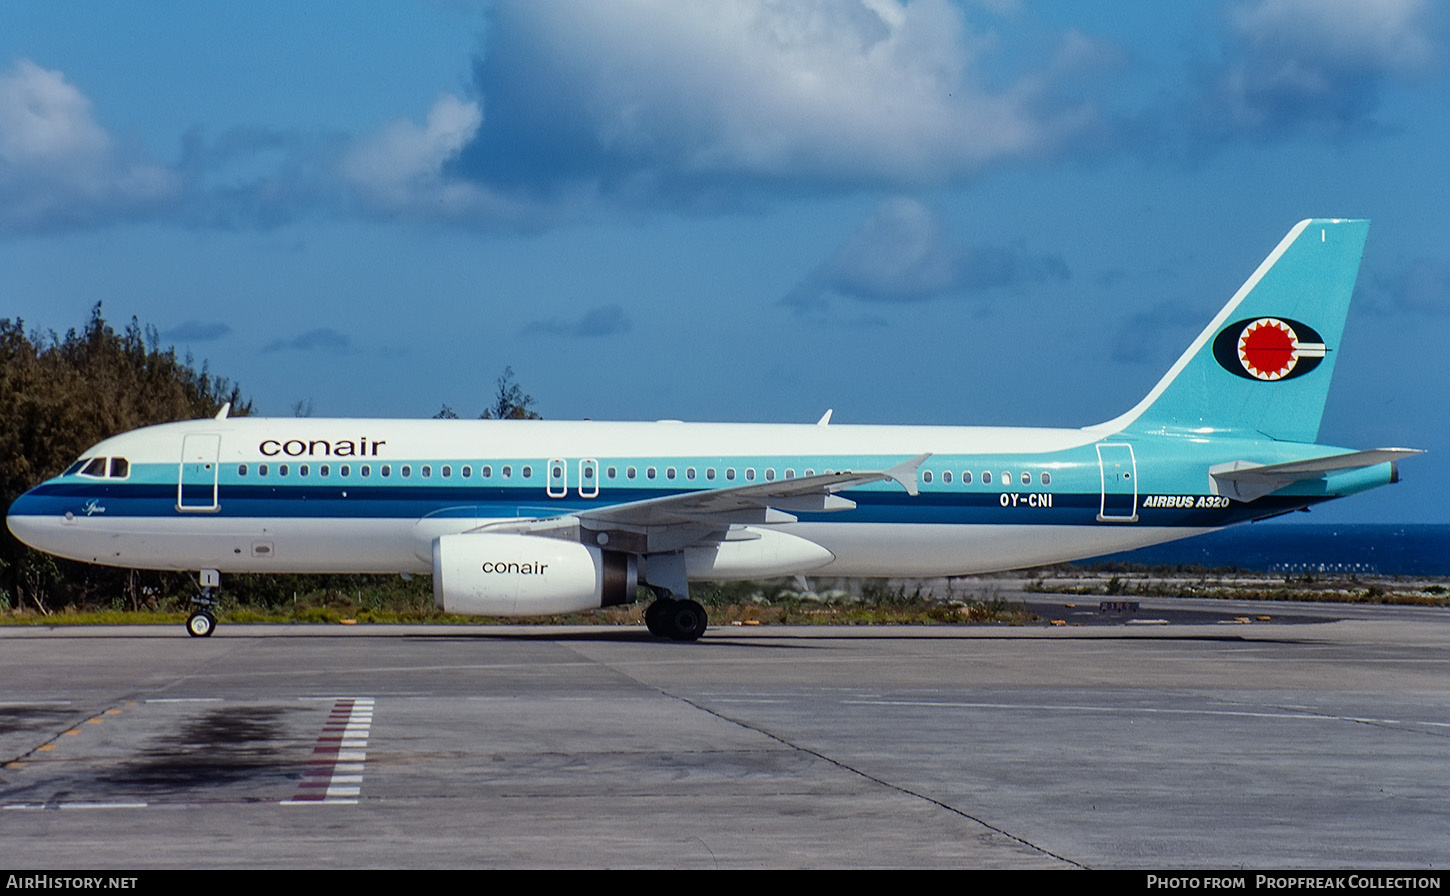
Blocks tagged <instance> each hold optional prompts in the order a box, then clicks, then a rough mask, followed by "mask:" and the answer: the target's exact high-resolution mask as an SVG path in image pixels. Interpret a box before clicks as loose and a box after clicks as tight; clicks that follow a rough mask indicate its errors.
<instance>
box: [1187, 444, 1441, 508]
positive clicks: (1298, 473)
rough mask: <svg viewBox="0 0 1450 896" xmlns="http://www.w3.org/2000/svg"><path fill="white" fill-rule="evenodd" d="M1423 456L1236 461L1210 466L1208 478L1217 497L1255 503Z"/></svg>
mask: <svg viewBox="0 0 1450 896" xmlns="http://www.w3.org/2000/svg"><path fill="white" fill-rule="evenodd" d="M1424 453H1425V452H1423V451H1421V450H1419V449H1416V448H1373V449H1371V450H1369V451H1351V452H1349V453H1348V454H1333V455H1330V456H1328V457H1316V458H1312V459H1310V460H1295V461H1289V462H1288V463H1282V464H1256V463H1252V462H1250V461H1244V460H1236V461H1234V462H1232V463H1227V464H1219V465H1217V466H1213V467H1209V469H1208V475H1209V476H1210V477H1212V478H1213V482H1214V486H1215V492H1216V493H1217V494H1219V495H1223V496H1224V497H1228V498H1233V499H1234V500H1237V501H1252V500H1254V499H1255V498H1261V497H1263V496H1264V495H1267V494H1269V493H1271V492H1276V491H1278V490H1279V489H1281V488H1283V487H1285V486H1286V485H1292V484H1293V483H1295V482H1302V481H1304V480H1306V479H1318V478H1320V477H1322V476H1324V475H1326V474H1328V473H1333V472H1335V471H1336V470H1359V469H1363V468H1364V467H1373V466H1375V465H1377V464H1383V463H1394V462H1395V461H1397V460H1400V459H1401V458H1405V457H1410V456H1412V455H1416V454H1424Z"/></svg>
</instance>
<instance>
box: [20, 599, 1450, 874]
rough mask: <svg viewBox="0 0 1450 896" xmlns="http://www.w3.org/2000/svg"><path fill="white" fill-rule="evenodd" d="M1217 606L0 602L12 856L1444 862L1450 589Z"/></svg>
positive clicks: (313, 863)
mask: <svg viewBox="0 0 1450 896" xmlns="http://www.w3.org/2000/svg"><path fill="white" fill-rule="evenodd" d="M1039 599H1041V600H1047V601H1050V600H1051V598H1042V597H1039ZM1204 603H1205V602H1187V601H1173V600H1171V599H1170V600H1161V601H1153V600H1147V599H1145V600H1143V601H1142V604H1143V606H1142V608H1141V610H1140V612H1139V613H1137V614H1134V616H1135V618H1137V619H1138V620H1140V622H1143V621H1146V622H1147V623H1148V624H1123V623H1121V622H1120V623H1115V624H1098V625H1088V626H1077V625H1063V626H1057V627H1051V626H1023V627H995V626H983V627H967V626H963V627H955V626H950V627H948V626H943V627H891V628H887V627H860V628H854V627H853V628H840V627H758V628H751V627H720V628H712V629H711V630H710V631H709V632H708V633H707V634H706V635H705V637H704V638H703V639H702V640H701V641H700V642H698V643H695V644H676V643H671V642H661V641H658V640H656V639H654V638H651V637H650V636H649V635H647V634H646V633H645V632H644V631H643V629H636V628H613V627H571V628H561V627H535V626H476V627H475V626H470V627H441V626H426V627H395V626H348V627H344V626H332V627H321V626H260V625H235V624H227V623H226V622H225V621H223V623H222V625H221V627H220V628H219V629H218V631H217V633H216V634H215V635H214V636H213V637H211V638H209V639H193V638H189V637H187V636H186V634H185V633H184V632H183V630H182V628H181V626H179V625H178V626H174V627H164V628H162V627H152V626H140V627H85V628H73V627H55V628H39V627H25V628H20V627H5V628H0V844H3V850H0V852H3V856H4V858H3V859H0V866H7V867H10V868H16V869H18V868H32V869H56V870H58V869H66V868H117V869H139V868H155V867H187V868H207V867H229V868H273V867H287V868H296V867H306V868H314V867H319V868H320V867H327V868H360V867H383V868H420V867H651V868H759V867H777V868H778V867H908V868H918V867H972V868H983V867H986V868H1064V869H1071V868H1134V867H1142V868H1229V867H1232V868H1296V867H1303V868H1334V867H1339V868H1375V867H1396V868H1431V867H1434V868H1442V867H1443V866H1444V865H1445V864H1446V862H1447V861H1450V834H1447V831H1450V775H1447V774H1446V769H1450V612H1447V611H1446V610H1443V609H1424V608H1400V607H1355V608H1342V607H1331V606H1324V605H1302V604H1295V605H1291V606H1282V607H1280V606H1272V605H1265V604H1260V603H1254V604H1246V605H1234V604H1228V603H1225V602H1218V601H1215V602H1211V603H1208V604H1207V606H1206V609H1204V610H1202V611H1199V610H1196V609H1195V608H1196V607H1198V606H1200V605H1201V604H1204ZM1067 609H1068V608H1065V607H1064V610H1063V615H1067ZM1189 611H1193V612H1202V613H1207V614H1208V615H1207V616H1202V615H1199V616H1194V615H1192V614H1191V613H1190V615H1189V616H1187V617H1183V618H1189V619H1193V620H1195V621H1193V622H1191V623H1183V622H1174V621H1171V620H1170V619H1169V617H1171V616H1172V615H1173V614H1174V613H1181V612H1189ZM1276 615H1282V616H1283V617H1285V619H1286V620H1287V621H1276V619H1275V617H1276ZM1262 616H1268V617H1269V618H1268V619H1267V620H1263V619H1260V618H1259V617H1262ZM1159 619H1163V620H1169V621H1158V620H1159ZM1210 620H1211V621H1210ZM1235 620H1247V621H1235Z"/></svg>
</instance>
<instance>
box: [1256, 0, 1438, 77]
mask: <svg viewBox="0 0 1450 896" xmlns="http://www.w3.org/2000/svg"><path fill="white" fill-rule="evenodd" d="M1429 11H1430V10H1429V5H1428V4H1427V3H1426V2H1425V0H1259V2H1257V3H1253V4H1249V5H1246V6H1241V7H1238V8H1236V9H1235V10H1234V11H1233V13H1232V14H1231V17H1230V18H1231V22H1232V24H1233V26H1234V28H1235V30H1237V31H1238V32H1239V34H1240V35H1242V36H1243V37H1244V38H1245V39H1246V40H1248V41H1250V42H1251V43H1253V44H1256V45H1272V46H1276V47H1279V48H1281V49H1284V50H1289V51H1291V52H1292V53H1293V54H1294V55H1298V54H1305V55H1310V56H1321V57H1323V58H1324V59H1325V60H1326V61H1330V62H1331V63H1332V64H1333V65H1335V66H1345V65H1360V66H1369V67H1373V68H1379V69H1401V68H1413V67H1417V66H1419V65H1422V64H1424V63H1425V62H1426V61H1427V60H1428V59H1429V57H1430V55H1431V49H1432V43H1431V41H1430V37H1429V28H1428V27H1427V24H1428V23H1427V18H1428V14H1429Z"/></svg>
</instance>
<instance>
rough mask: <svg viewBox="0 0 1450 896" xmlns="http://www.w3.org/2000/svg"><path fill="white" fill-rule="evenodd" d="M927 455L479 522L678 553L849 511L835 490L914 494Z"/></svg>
mask: <svg viewBox="0 0 1450 896" xmlns="http://www.w3.org/2000/svg"><path fill="white" fill-rule="evenodd" d="M928 457H931V454H930V453H927V454H921V455H918V456H917V457H914V458H912V459H911V460H908V461H903V462H902V463H899V464H897V465H896V466H894V467H891V468H890V469H886V470H867V471H859V472H852V471H849V470H842V471H840V472H831V473H820V474H817V475H814V476H801V477H799V478H795V479H776V480H771V481H769V482H757V483H751V484H749V485H737V486H730V487H727V488H716V489H707V490H703V491H695V492H686V493H684V494H679V495H669V496H667V497H663V498H649V499H646V500H643V501H631V502H629V503H627V504H610V505H603V506H600V507H598V508H589V509H587V510H581V511H578V512H577V513H572V514H569V515H567V516H558V517H551V518H548V519H541V520H517V521H510V522H507V523H495V524H493V525H491V526H486V527H484V528H485V529H486V530H488V531H512V532H522V533H528V534H534V535H546V536H552V537H555V538H568V539H574V538H577V539H578V540H579V541H582V542H583V543H585V544H595V545H601V546H603V545H608V547H609V548H610V549H611V550H618V551H628V552H630V553H637V554H654V553H663V552H668V551H677V550H680V549H681V548H685V547H688V546H690V545H693V544H704V543H711V542H716V541H722V540H724V539H725V538H726V536H727V534H728V533H729V530H730V527H731V526H739V525H750V524H754V523H789V522H794V521H795V519H796V517H795V516H794V515H793V514H792V513H791V511H797V512H809V513H822V512H829V511H836V510H850V509H851V508H853V507H855V506H856V502H854V501H852V500H850V499H849V498H843V497H841V496H840V495H839V494H837V492H842V491H845V490H846V489H850V488H855V487H857V486H861V485H870V484H871V483H875V482H887V481H893V482H897V483H900V484H901V486H902V487H903V488H905V489H906V491H907V493H908V494H911V495H915V494H916V493H917V470H918V469H919V468H920V467H921V465H922V464H923V463H925V462H926V459H927V458H928Z"/></svg>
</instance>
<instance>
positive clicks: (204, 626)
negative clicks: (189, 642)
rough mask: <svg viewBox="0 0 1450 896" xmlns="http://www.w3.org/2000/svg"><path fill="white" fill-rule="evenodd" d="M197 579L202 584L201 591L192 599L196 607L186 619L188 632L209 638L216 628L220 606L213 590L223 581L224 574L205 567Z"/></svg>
mask: <svg viewBox="0 0 1450 896" xmlns="http://www.w3.org/2000/svg"><path fill="white" fill-rule="evenodd" d="M197 579H198V581H199V582H200V584H201V593H200V594H197V595H196V596H195V597H193V598H192V599H191V605H192V607H193V608H194V609H193V610H192V613H191V615H190V616H188V617H187V619H186V633H187V634H188V635H191V636H192V637H193V638H209V637H211V633H212V632H213V631H215V630H216V610H217V606H218V604H217V600H216V598H214V597H212V594H211V592H212V589H213V588H215V587H217V586H218V585H220V584H221V583H222V576H221V573H219V572H217V571H216V570H214V569H203V570H202V571H201V573H200V574H199V575H198V576H197Z"/></svg>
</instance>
